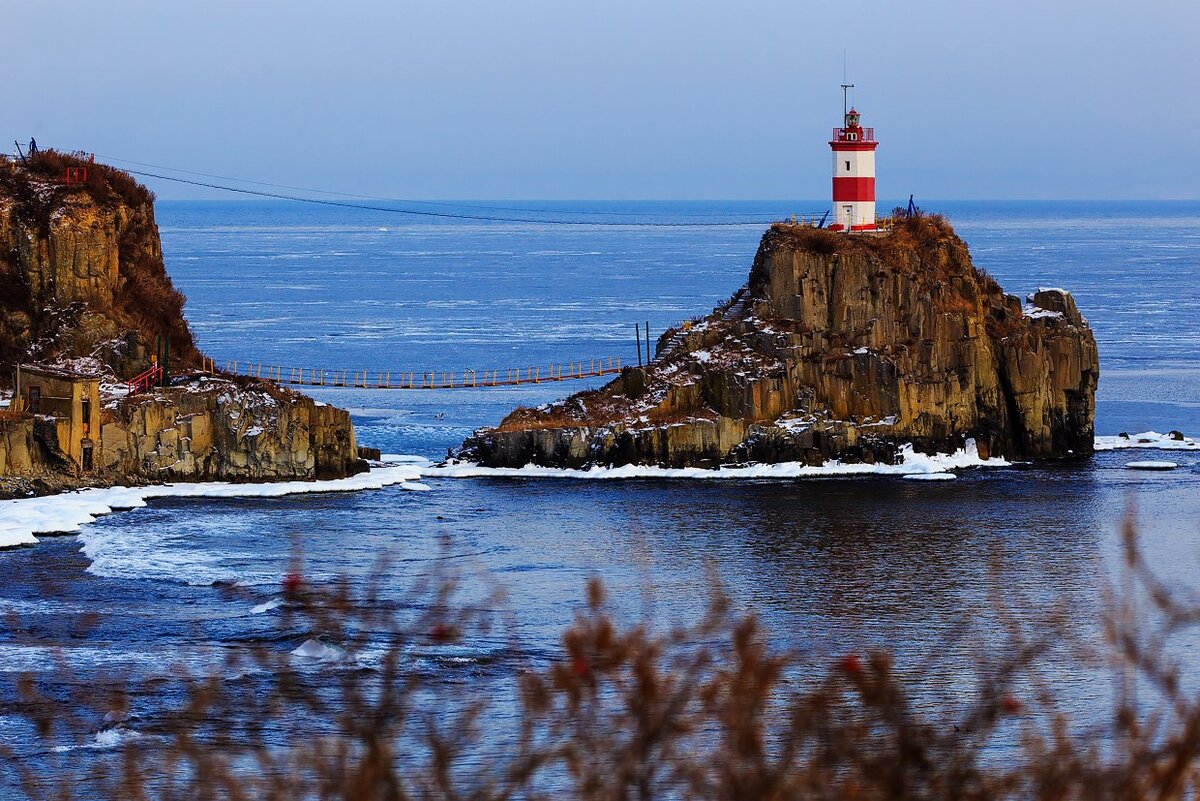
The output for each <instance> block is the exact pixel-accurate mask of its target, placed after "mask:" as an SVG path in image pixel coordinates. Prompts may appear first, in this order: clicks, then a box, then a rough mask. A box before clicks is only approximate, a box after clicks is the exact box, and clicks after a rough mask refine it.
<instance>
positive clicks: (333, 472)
mask: <svg viewBox="0 0 1200 801" xmlns="http://www.w3.org/2000/svg"><path fill="white" fill-rule="evenodd" d="M106 412H107V413H106V415H105V417H106V419H105V421H104V422H103V423H102V424H101V427H100V432H101V433H100V436H101V447H100V467H101V469H103V470H108V471H115V472H117V473H119V474H121V475H125V476H138V477H140V478H142V479H146V480H152V481H155V480H157V481H165V480H181V479H182V480H189V481H207V480H222V481H278V480H285V479H302V480H312V479H326V478H339V477H342V476H347V475H353V474H354V473H358V472H361V471H363V470H365V469H367V468H366V463H365V462H363V461H361V460H360V459H359V458H358V450H357V447H356V445H355V442H354V429H353V427H352V426H351V424H350V414H349V412H346V411H345V410H343V409H338V408H335V407H333V406H329V405H326V404H323V403H317V402H316V401H314V400H312V399H311V398H308V397H306V396H303V395H299V394H297V393H293V392H287V391H285V390H280V389H277V388H275V387H271V386H269V385H266V384H260V385H258V386H257V387H249V388H239V387H238V386H236V385H235V384H233V383H231V382H229V381H226V380H223V379H212V378H197V379H196V380H193V381H191V382H189V383H187V384H183V385H180V386H174V387H170V388H168V389H166V390H163V391H161V392H158V393H155V394H154V395H138V396H135V397H134V398H131V399H129V400H128V401H126V402H124V403H121V404H119V405H116V406H115V408H113V409H110V410H106Z"/></svg>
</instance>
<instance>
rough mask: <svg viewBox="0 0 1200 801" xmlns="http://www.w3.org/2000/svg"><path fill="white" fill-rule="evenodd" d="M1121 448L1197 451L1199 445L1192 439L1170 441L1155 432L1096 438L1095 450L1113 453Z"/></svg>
mask: <svg viewBox="0 0 1200 801" xmlns="http://www.w3.org/2000/svg"><path fill="white" fill-rule="evenodd" d="M1123 448H1149V449H1154V450H1162V451H1197V450H1200V443H1197V442H1196V440H1195V439H1193V438H1192V437H1184V438H1183V439H1172V438H1171V436H1170V435H1169V434H1160V433H1158V432H1157V431H1143V432H1142V433H1141V434H1130V435H1129V436H1128V437H1122V436H1116V437H1096V450H1098V451H1115V450H1121V449H1123Z"/></svg>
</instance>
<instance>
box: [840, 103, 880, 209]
mask: <svg viewBox="0 0 1200 801" xmlns="http://www.w3.org/2000/svg"><path fill="white" fill-rule="evenodd" d="M851 86H853V84H843V85H842V113H843V117H844V120H845V127H843V128H834V129H833V139H831V140H830V142H829V146H830V147H831V148H833V224H832V225H830V226H829V230H831V231H874V230H875V148H876V147H878V145H879V143H878V142H876V141H875V129H874V128H863V127H862V126H861V125H859V114H858V112H857V111H855V110H854V109H853V108H850V109H847V108H846V90H847V89H849V88H850V87H851Z"/></svg>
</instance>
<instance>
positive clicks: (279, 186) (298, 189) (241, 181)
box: [97, 155, 760, 217]
mask: <svg viewBox="0 0 1200 801" xmlns="http://www.w3.org/2000/svg"><path fill="white" fill-rule="evenodd" d="M97 158H99V159H101V160H102V161H116V162H120V163H122V164H136V165H137V166H139V167H150V168H151V169H156V170H167V171H168V172H178V173H183V174H184V175H197V176H200V177H202V178H216V179H218V180H221V181H233V182H235V183H239V184H250V185H252V186H266V187H270V188H272V189H289V190H292V191H294V192H308V193H310V194H316V195H331V196H334V197H348V198H355V199H358V200H379V201H383V202H386V203H407V204H410V205H419V206H441V207H444V208H456V209H480V210H484V211H514V212H527V213H532V214H579V215H593V216H594V215H605V216H613V217H649V216H659V215H658V213H657V212H648V211H629V212H625V211H600V210H594V211H581V210H577V209H562V208H559V209H555V208H543V209H532V208H525V207H520V206H491V205H481V204H477V203H456V202H451V201H438V200H413V199H410V198H398V197H382V196H379V195H361V194H355V193H352V192H337V191H333V190H329V189H313V188H312V187H307V186H293V185H290V184H275V183H269V182H267V181H253V180H250V179H248V178H235V177H233V176H230V175H217V174H215V173H210V172H197V171H196V170H185V169H183V168H181V167H168V166H166V165H163V164H150V163H148V162H144V161H134V160H133V159H122V158H117V157H116V156H104V155H97ZM130 172H132V170H130ZM168 180H169V179H168ZM722 213H723V214H726V215H731V216H747V217H748V216H751V215H756V214H759V213H760V212H756V211H728V212H722ZM675 216H685V217H703V216H711V215H708V214H704V213H692V212H688V213H682V214H680V213H677V214H676V215H675Z"/></svg>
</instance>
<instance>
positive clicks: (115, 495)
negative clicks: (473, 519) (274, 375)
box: [0, 464, 426, 548]
mask: <svg viewBox="0 0 1200 801" xmlns="http://www.w3.org/2000/svg"><path fill="white" fill-rule="evenodd" d="M420 477H421V473H420V471H419V470H418V469H417V468H416V467H415V466H414V465H412V464H406V465H389V466H381V467H377V468H374V469H372V470H371V471H369V472H366V473H359V474H358V475H356V476H350V477H348V478H339V479H333V480H331V481H278V482H273V483H269V484H230V483H225V482H206V483H196V484H162V485H158V486H151V487H106V488H95V489H85V490H78V491H75V492H64V493H61V494H59V495H47V496H45V497H40V498H19V499H17V500H10V501H0V548H11V547H14V546H18V545H36V544H37V538H36V537H35V536H34V535H35V534H72V533H75V532H77V531H79V530H80V528H81V527H82V526H85V525H87V524H88V523H92V522H95V520H96V518H97V517H100V516H102V515H106V514H111V513H112V512H114V511H117V510H120V509H136V508H139V507H142V506H145V505H146V501H147V500H149V499H151V498H280V497H283V496H285V495H299V494H308V493H317V492H361V491H363V490H375V489H383V488H384V487H389V486H393V485H396V484H399V485H401V486H402V487H403V486H404V485H406V484H409V483H412V484H414V485H415V486H414V487H413V488H414V489H418V490H419V489H421V488H422V487H425V486H426V485H424V484H420V483H419V481H418V479H420Z"/></svg>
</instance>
